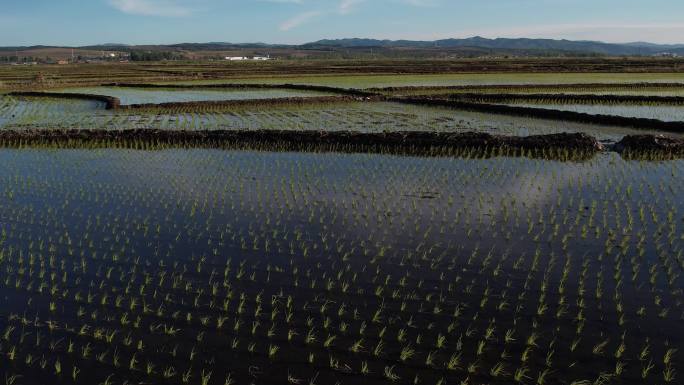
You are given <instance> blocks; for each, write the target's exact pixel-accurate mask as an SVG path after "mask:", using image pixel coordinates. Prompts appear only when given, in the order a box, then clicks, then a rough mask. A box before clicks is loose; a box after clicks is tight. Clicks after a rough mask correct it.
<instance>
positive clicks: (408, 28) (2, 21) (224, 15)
mask: <svg viewBox="0 0 684 385" xmlns="http://www.w3.org/2000/svg"><path fill="white" fill-rule="evenodd" d="M0 4H1V7H0V9H1V10H2V12H1V13H0V45H2V46H12V45H34V44H46V45H87V44H99V43H128V44H148V43H179V42H209V41H225V42H267V43H303V42H308V41H314V40H318V39H322V38H342V37H371V38H382V39H385V38H386V39H421V40H432V39H440V38H448V37H470V36H474V35H480V36H485V37H523V36H524V37H549V38H568V39H578V40H579V39H581V40H604V41H610V42H629V41H651V42H659V43H684V1H682V0H649V1H645V0H20V1H19V0H0Z"/></svg>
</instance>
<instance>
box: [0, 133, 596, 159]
mask: <svg viewBox="0 0 684 385" xmlns="http://www.w3.org/2000/svg"><path fill="white" fill-rule="evenodd" d="M136 142H137V143H147V144H153V145H173V146H183V147H226V146H230V145H232V146H236V145H237V146H256V147H263V146H266V147H268V148H270V149H274V150H281V151H311V150H314V151H315V150H316V149H334V150H336V149H342V150H343V149H348V150H351V151H355V152H381V153H402V154H441V155H449V154H453V153H457V152H458V150H470V149H480V150H498V152H497V154H500V155H513V154H516V153H521V154H525V153H526V152H530V153H537V154H551V153H563V154H566V156H569V154H572V155H581V156H591V155H593V154H595V153H596V152H598V151H601V150H602V149H603V146H602V145H601V144H600V143H599V142H598V141H597V140H596V139H595V138H593V137H591V136H588V135H586V134H552V135H535V136H526V137H514V136H500V135H490V134H486V133H476V132H467V133H437V132H418V131H404V132H393V133H359V132H349V131H347V132H321V131H287V130H252V131H250V130H244V131H232V130H217V131H169V130H149V129H136V130H122V131H115V130H87V129H72V130H13V131H10V130H8V131H0V144H2V145H4V146H10V147H16V146H23V145H54V146H72V145H78V144H88V143H90V144H98V143H102V144H109V145H113V144H117V143H119V144H125V143H136Z"/></svg>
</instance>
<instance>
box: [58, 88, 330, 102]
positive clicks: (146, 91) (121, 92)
mask: <svg viewBox="0 0 684 385" xmlns="http://www.w3.org/2000/svg"><path fill="white" fill-rule="evenodd" d="M55 92H57V91H55ZM58 92H65V93H81V94H92V95H106V96H113V97H116V98H118V99H120V100H121V104H124V105H125V104H159V103H172V102H204V101H217V100H248V99H279V98H290V97H310V96H325V95H330V94H325V93H321V92H314V91H300V90H284V89H252V90H250V89H177V88H162V89H159V88H133V87H82V88H66V89H63V90H59V91H58Z"/></svg>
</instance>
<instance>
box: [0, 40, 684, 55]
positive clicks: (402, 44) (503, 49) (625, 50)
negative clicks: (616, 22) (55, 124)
mask: <svg viewBox="0 0 684 385" xmlns="http://www.w3.org/2000/svg"><path fill="white" fill-rule="evenodd" d="M51 48H62V49H65V48H67V49H71V48H72V47H53V46H31V47H0V52H5V53H6V54H7V53H8V52H13V51H29V50H33V51H35V50H39V49H42V50H45V49H51ZM73 48H76V49H82V50H111V51H136V50H147V51H184V52H190V53H192V52H199V51H202V52H214V51H215V52H226V51H241V50H262V51H267V50H275V51H281V52H287V51H288V50H289V51H293V52H294V51H296V52H313V51H316V52H331V53H334V52H338V53H339V52H345V53H349V52H352V53H354V52H367V51H371V52H375V53H377V54H380V55H382V54H388V55H393V56H397V55H401V54H405V55H407V56H410V55H412V54H421V55H435V54H438V53H439V54H449V55H456V56H458V55H463V56H482V55H502V54H505V55H513V56H515V55H525V56H534V55H541V56H549V55H564V56H573V55H603V56H653V55H663V54H669V55H678V56H684V44H654V43H648V42H634V43H624V44H617V43H605V42H600V41H574V40H554V39H527V38H516V39H512V38H497V39H487V38H483V37H480V36H475V37H471V38H466V39H442V40H434V41H418V40H377V39H358V38H355V39H334V40H331V39H324V40H319V41H315V42H311V43H305V44H300V45H287V44H267V43H240V44H236V43H225V42H208V43H180V44H168V45H127V44H102V45H93V46H83V47H73Z"/></svg>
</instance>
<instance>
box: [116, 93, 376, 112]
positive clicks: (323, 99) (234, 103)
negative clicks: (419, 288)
mask: <svg viewBox="0 0 684 385" xmlns="http://www.w3.org/2000/svg"><path fill="white" fill-rule="evenodd" d="M378 100H381V99H377V98H370V97H358V96H312V97H289V98H272V99H245V100H207V101H201V102H169V103H145V104H126V105H121V106H119V107H118V109H120V110H139V109H170V110H184V111H202V110H203V109H204V108H207V107H209V108H226V109H230V108H240V107H250V106H256V107H274V106H283V105H288V106H303V105H309V104H326V103H351V102H368V101H378Z"/></svg>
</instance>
